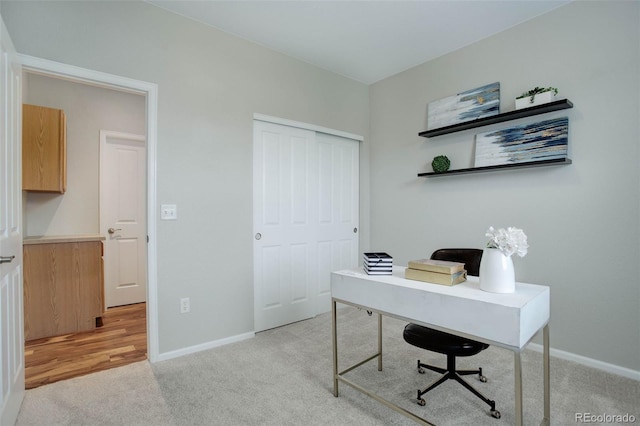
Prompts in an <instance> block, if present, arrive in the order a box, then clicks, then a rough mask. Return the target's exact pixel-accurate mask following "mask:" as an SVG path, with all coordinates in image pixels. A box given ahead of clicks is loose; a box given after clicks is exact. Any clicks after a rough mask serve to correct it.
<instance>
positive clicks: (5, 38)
mask: <svg viewBox="0 0 640 426" xmlns="http://www.w3.org/2000/svg"><path fill="white" fill-rule="evenodd" d="M0 22H1V23H2V25H1V26H2V28H1V35H0V96H1V97H2V101H1V102H2V103H1V104H0V256H1V257H0V333H1V337H0V368H1V369H0V376H1V377H0V404H1V405H0V406H1V408H0V409H1V411H0V424H3V425H10V424H11V425H12V424H14V423H15V420H16V418H17V417H18V412H19V411H20V405H21V404H22V399H23V398H24V392H25V390H24V328H23V321H24V313H23V301H22V297H23V289H22V226H21V216H22V188H21V186H22V184H21V173H22V168H21V164H20V162H21V152H20V150H21V146H22V145H21V141H20V138H21V133H22V132H21V130H22V114H21V109H22V93H21V91H22V87H21V80H22V76H21V72H22V71H21V67H20V64H19V62H18V60H17V58H16V52H15V50H14V48H13V45H12V44H11V39H10V38H9V33H8V32H7V29H6V28H5V26H4V22H2V20H1V19H0Z"/></svg>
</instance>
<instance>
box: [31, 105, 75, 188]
mask: <svg viewBox="0 0 640 426" xmlns="http://www.w3.org/2000/svg"><path fill="white" fill-rule="evenodd" d="M66 129H67V123H66V117H65V115H64V111H62V110H60V109H53V108H45V107H41V106H36V105H29V104H23V105H22V189H23V190H25V191H39V192H59V193H61V194H63V193H64V192H65V191H66V189H67V135H66V132H67V130H66Z"/></svg>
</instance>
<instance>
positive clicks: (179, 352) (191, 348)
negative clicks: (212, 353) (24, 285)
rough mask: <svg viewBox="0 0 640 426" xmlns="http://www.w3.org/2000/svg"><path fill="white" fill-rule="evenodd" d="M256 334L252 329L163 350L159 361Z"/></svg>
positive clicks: (249, 337) (234, 341)
mask: <svg viewBox="0 0 640 426" xmlns="http://www.w3.org/2000/svg"><path fill="white" fill-rule="evenodd" d="M255 335H256V334H255V333H254V332H253V331H251V332H249V333H244V334H238V335H235V336H231V337H225V338H224V339H219V340H214V341H211V342H207V343H201V344H199V345H195V346H189V347H187V348H182V349H178V350H175V351H170V352H163V353H162V354H161V355H160V356H159V357H158V361H167V360H170V359H173V358H179V357H181V356H185V355H191V354H195V353H197V352H202V351H206V350H208V349H213V348H217V347H220V346H225V345H228V344H230V343H236V342H241V341H243V340H248V339H252V338H253V337H255Z"/></svg>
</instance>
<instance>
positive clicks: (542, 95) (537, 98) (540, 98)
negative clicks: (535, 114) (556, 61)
mask: <svg viewBox="0 0 640 426" xmlns="http://www.w3.org/2000/svg"><path fill="white" fill-rule="evenodd" d="M557 96H558V89H557V88H555V87H534V88H533V89H531V90H529V91H528V92H524V93H523V94H522V95H520V96H518V97H517V98H516V109H522V108H529V107H532V106H536V105H541V104H547V103H549V102H553V101H555V100H556V97H557Z"/></svg>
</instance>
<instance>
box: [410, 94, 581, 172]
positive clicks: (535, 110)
mask: <svg viewBox="0 0 640 426" xmlns="http://www.w3.org/2000/svg"><path fill="white" fill-rule="evenodd" d="M569 108H573V104H572V103H571V101H570V100H568V99H561V100H559V101H555V102H550V103H548V104H542V105H536V106H533V107H530V108H523V109H518V110H515V111H509V112H505V113H502V114H497V115H492V116H490V117H484V118H479V119H477V120H473V121H466V122H464V123H458V124H453V125H451V126H446V127H440V128H439V129H432V130H426V131H424V132H420V133H418V135H420V136H423V137H425V138H432V137H435V136H441V135H446V134H449V133H456V132H461V131H463V130H468V129H474V128H476V127H482V126H488V125H490V124H496V123H503V122H505V121H511V120H517V119H518V118H524V117H531V116H534V115H540V114H546V113H548V112H553V111H559V110H562V109H569ZM568 164H571V160H569V159H568V158H557V159H553V160H541V161H529V162H526V163H514V164H500V165H496V166H483V167H471V168H468V169H456V170H447V171H446V172H441V173H436V172H429V173H418V177H428V178H431V177H440V176H450V175H462V174H468V173H480V172H492V171H495V170H506V169H513V168H526V167H542V166H565V165H568Z"/></svg>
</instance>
